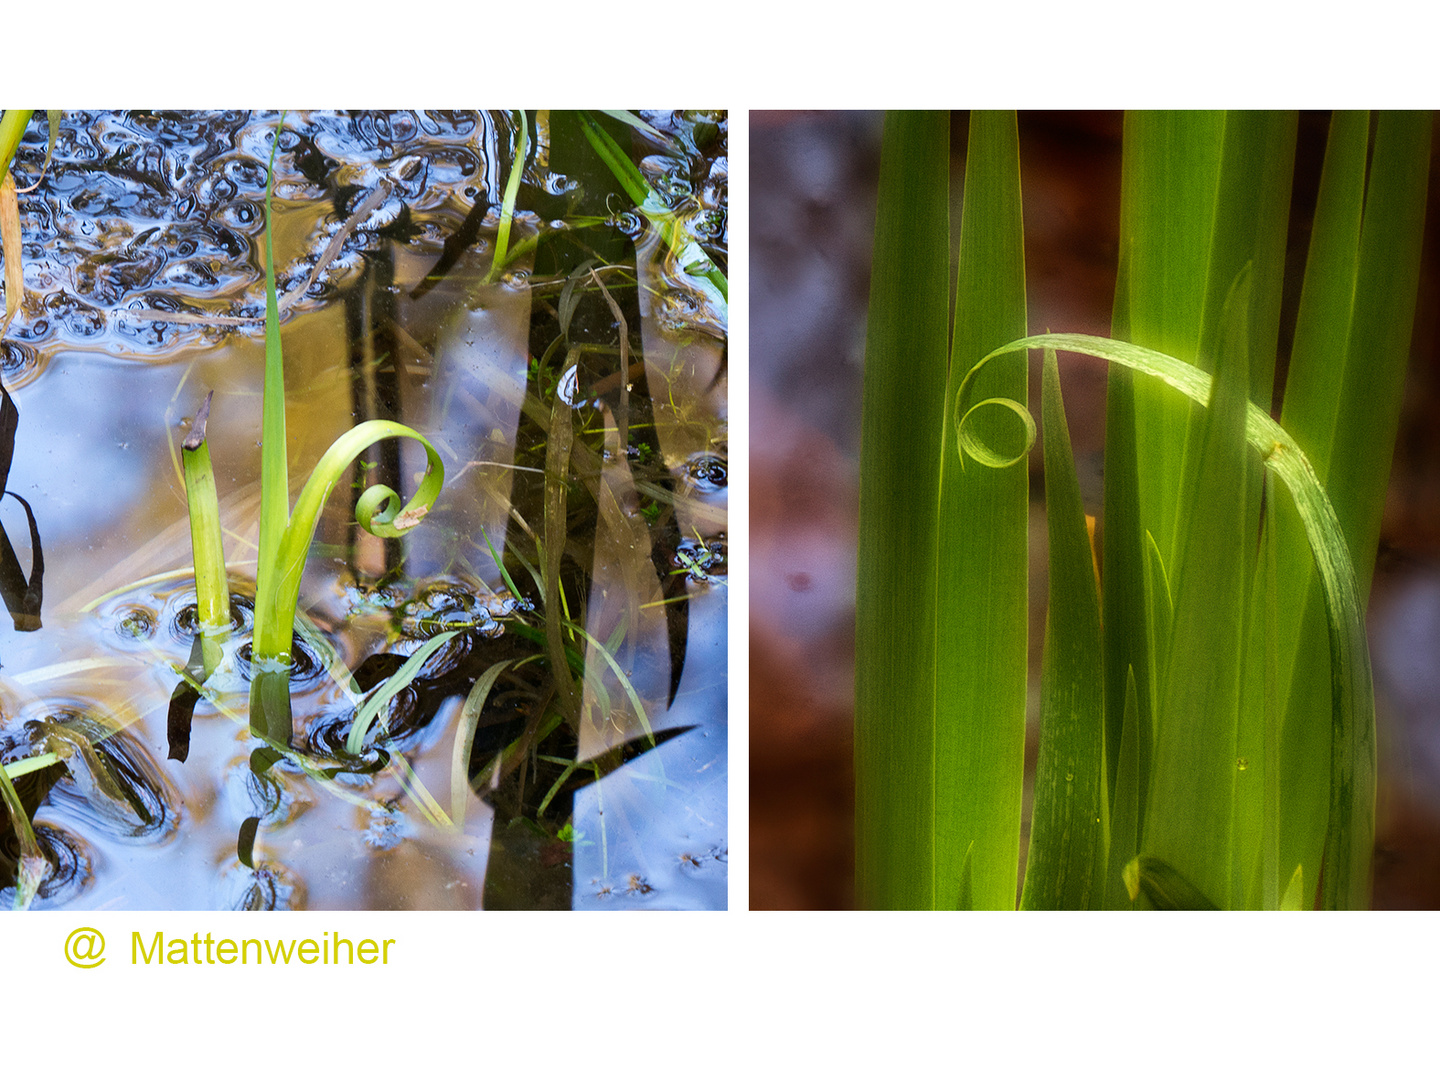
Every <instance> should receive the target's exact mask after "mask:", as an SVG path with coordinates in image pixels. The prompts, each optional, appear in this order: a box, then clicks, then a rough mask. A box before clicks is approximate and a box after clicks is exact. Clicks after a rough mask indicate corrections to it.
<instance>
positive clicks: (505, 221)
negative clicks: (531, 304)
mask: <svg viewBox="0 0 1440 1080" xmlns="http://www.w3.org/2000/svg"><path fill="white" fill-rule="evenodd" d="M516 115H517V116H518V117H519V118H520V126H519V129H518V133H517V134H516V136H515V157H514V159H513V160H512V161H511V163H510V175H509V176H508V177H507V178H506V180H505V194H504V195H503V196H502V197H501V200H500V228H499V229H498V230H497V231H496V233H495V256H494V258H492V259H491V260H490V271H489V273H487V274H486V275H485V284H487V285H491V284H494V282H495V281H496V280H497V279H498V278H499V277H500V271H501V270H503V269H504V268H505V263H506V262H507V260H508V259H509V257H510V226H511V224H512V223H513V222H514V220H515V200H516V198H517V197H518V196H519V194H520V180H521V178H522V177H523V176H524V174H525V155H526V154H527V153H529V143H530V123H529V121H528V120H527V119H526V117H525V110H524V109H517V110H516Z"/></svg>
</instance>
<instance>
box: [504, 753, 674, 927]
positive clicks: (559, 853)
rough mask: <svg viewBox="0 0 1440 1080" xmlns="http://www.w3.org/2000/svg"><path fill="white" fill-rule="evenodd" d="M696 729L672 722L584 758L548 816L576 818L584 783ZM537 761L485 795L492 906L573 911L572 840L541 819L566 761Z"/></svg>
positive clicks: (608, 773)
mask: <svg viewBox="0 0 1440 1080" xmlns="http://www.w3.org/2000/svg"><path fill="white" fill-rule="evenodd" d="M693 730H694V727H693V726H691V727H677V728H669V729H667V730H665V731H659V732H656V733H655V737H654V738H653V739H652V738H651V737H650V736H648V735H641V736H639V737H638V738H634V739H630V740H629V741H628V742H623V743H621V744H620V745H618V746H613V747H611V748H610V749H609V750H607V751H606V752H605V753H604V754H602V755H601V756H600V757H598V758H594V759H592V760H590V761H587V762H584V763H583V764H582V765H581V766H580V767H579V768H577V769H575V770H574V772H573V773H572V774H571V776H570V778H569V779H568V780H567V781H566V782H565V783H564V784H563V785H562V786H561V788H560V790H559V791H558V792H557V793H556V794H555V795H554V797H553V798H551V799H550V801H549V804H548V805H547V806H546V810H545V817H546V818H547V819H550V820H554V821H562V822H563V821H570V820H571V819H572V816H573V814H574V804H575V793H576V792H577V791H579V790H580V789H581V788H584V787H588V786H589V785H590V784H593V783H595V782H596V781H597V780H603V779H604V778H605V777H607V776H609V775H610V774H611V773H612V772H614V771H615V770H616V769H618V768H620V766H622V765H624V764H626V763H628V762H631V761H634V760H635V759H636V758H638V757H640V756H641V755H642V754H646V753H649V752H650V751H651V750H654V749H655V748H656V747H658V746H660V745H661V744H662V743H666V742H669V741H670V740H671V739H673V738H675V736H677V735H684V734H685V733H686V732H687V731H693ZM536 765H537V774H536V775H534V776H530V777H528V778H527V777H526V775H525V774H524V772H523V771H520V770H517V771H516V772H514V773H511V774H510V775H509V776H507V777H506V778H505V779H504V781H503V782H502V783H501V785H500V786H499V787H498V788H496V789H495V790H493V791H489V792H486V793H485V794H484V795H483V796H481V797H482V798H483V799H484V800H485V801H486V802H487V803H489V804H490V805H491V806H492V807H494V809H495V825H494V828H493V831H492V832H491V834H490V859H489V861H488V862H487V863H486V864H485V910H486V911H568V910H569V909H570V908H572V907H574V891H575V883H574V871H573V866H574V864H573V860H572V858H571V846H572V845H571V844H570V842H569V841H566V840H562V839H560V838H558V837H557V836H555V835H553V834H552V832H551V831H550V830H547V829H546V828H545V827H544V826H543V825H542V824H541V823H540V822H539V821H538V820H537V818H538V814H537V811H538V808H539V803H540V801H541V800H542V799H544V798H545V797H546V795H547V793H548V792H550V790H551V788H552V787H553V786H554V784H555V782H556V780H558V779H559V778H560V776H561V770H562V768H563V766H560V765H558V764H555V763H551V762H546V761H543V760H539V761H537V762H536Z"/></svg>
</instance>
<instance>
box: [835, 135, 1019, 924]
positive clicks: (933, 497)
mask: <svg viewBox="0 0 1440 1080" xmlns="http://www.w3.org/2000/svg"><path fill="white" fill-rule="evenodd" d="M949 133H950V118H949V116H948V115H947V114H945V113H918V112H894V113H890V114H888V115H887V116H886V119H885V135H884V141H883V144H882V149H881V157H880V200H879V206H878V212H877V215H876V221H875V248H874V256H873V261H872V269H871V279H870V307H869V318H868V322H867V326H866V341H865V382H864V394H863V402H862V408H861V444H860V531H859V538H858V564H859V565H858V573H857V582H856V624H855V637H856V642H855V800H856V807H855V814H856V821H855V833H856V850H855V860H856V867H855V874H856V895H857V899H858V902H859V904H860V905H861V906H862V907H870V908H908V909H914V908H929V907H930V906H931V905H932V903H933V882H932V873H931V865H932V864H931V851H932V843H933V840H932V832H931V830H932V827H933V826H932V817H933V806H934V797H933V792H932V789H931V777H932V775H933V770H934V709H935V703H934V697H935V608H936V594H935V573H936V571H935V559H936V544H937V535H938V534H937V524H938V500H937V493H938V491H939V486H940V485H939V480H940V451H941V428H942V425H943V412H944V403H945V370H946V338H947V334H946V323H947V321H948V319H949V309H950V302H949V295H948V293H949V240H948V235H949V200H948V188H949V166H950V154H949ZM952 895H958V886H957V889H956V891H955V893H952ZM1012 903H1013V899H1012Z"/></svg>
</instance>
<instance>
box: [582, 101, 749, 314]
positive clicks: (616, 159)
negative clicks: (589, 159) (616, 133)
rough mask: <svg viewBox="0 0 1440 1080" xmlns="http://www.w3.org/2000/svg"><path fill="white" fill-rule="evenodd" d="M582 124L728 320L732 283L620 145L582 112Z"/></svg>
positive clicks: (620, 180)
mask: <svg viewBox="0 0 1440 1080" xmlns="http://www.w3.org/2000/svg"><path fill="white" fill-rule="evenodd" d="M611 115H613V114H611ZM580 123H581V126H582V128H583V130H584V132H585V138H586V139H587V140H588V141H589V143H590V145H591V146H592V147H593V148H594V150H595V153H596V155H597V156H599V158H600V160H601V161H603V162H604V163H605V167H606V168H608V169H609V170H610V172H611V175H613V176H614V177H615V180H616V182H617V183H619V185H620V186H621V187H622V188H624V189H625V194H627V195H629V196H630V198H631V199H632V200H634V202H635V208H636V209H637V210H638V211H639V212H640V213H641V214H642V215H643V216H644V217H645V219H646V220H647V221H649V222H650V224H651V226H652V227H653V228H655V229H656V230H657V231H658V232H659V233H660V236H661V238H662V239H663V240H664V241H665V246H666V247H668V248H669V249H670V251H671V253H672V254H673V255H674V256H675V258H676V259H677V260H678V262H679V264H680V266H681V268H682V269H684V270H686V271H687V272H689V273H693V274H695V275H696V276H698V277H700V278H703V279H704V280H705V281H707V282H708V283H709V285H710V286H711V287H713V288H714V290H715V291H714V293H713V294H711V297H710V299H711V302H712V303H714V305H715V307H716V310H717V311H718V312H719V313H720V318H721V321H722V322H723V321H725V320H727V319H728V318H729V310H730V283H729V281H728V280H727V279H726V277H725V274H724V272H723V271H722V270H721V269H720V268H719V267H718V266H716V265H715V264H714V263H713V262H711V261H710V258H709V256H707V255H706V254H705V252H704V251H703V250H702V249H701V247H700V245H699V244H698V243H696V241H695V237H694V236H693V235H692V233H691V231H690V229H689V228H688V227H687V226H686V225H685V224H684V223H683V222H682V221H681V220H680V218H679V216H678V215H677V214H676V213H675V212H674V211H673V210H671V209H670V208H669V207H668V206H666V204H665V200H663V199H662V198H660V196H659V194H657V193H656V191H655V189H654V188H652V187H651V186H650V182H649V181H648V180H646V179H645V176H644V174H643V173H641V172H640V170H639V169H638V168H636V167H635V163H634V162H633V161H631V160H630V158H629V155H627V154H626V153H625V151H623V150H622V149H620V144H619V143H617V142H616V141H615V139H614V138H613V137H612V136H611V134H610V133H609V132H608V131H606V130H605V129H604V128H603V127H601V126H600V125H599V124H598V123H596V122H595V119H594V118H593V117H591V116H588V115H586V114H585V113H583V112H582V113H581V114H580ZM632 126H633V125H632Z"/></svg>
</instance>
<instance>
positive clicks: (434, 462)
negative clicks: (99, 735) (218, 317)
mask: <svg viewBox="0 0 1440 1080" xmlns="http://www.w3.org/2000/svg"><path fill="white" fill-rule="evenodd" d="M283 122H284V120H283V117H282V119H281V123H282V125H283ZM279 144H280V138H279V131H278V130H277V132H276V137H275V140H274V142H273V143H272V145H271V149H270V165H269V171H270V177H269V181H268V183H267V185H266V190H265V218H266V223H265V379H264V389H263V410H264V411H263V415H262V421H261V425H262V432H263V434H262V445H261V456H260V475H261V481H260V537H259V545H260V546H259V560H258V563H257V570H256V584H255V635H254V642H253V651H252V657H253V662H254V666H253V669H252V670H253V673H254V685H253V686H252V690H251V725H252V727H254V728H255V730H256V731H259V732H265V733H267V734H268V735H269V736H270V737H271V739H273V740H275V741H276V742H279V743H286V742H288V741H289V738H290V733H291V723H292V721H291V717H290V709H289V693H288V686H289V669H290V661H291V655H290V650H291V642H292V639H293V634H294V625H295V610H296V608H297V606H298V604H299V597H300V579H301V575H302V573H303V572H304V569H305V559H306V555H307V553H308V551H309V548H310V543H311V541H312V540H313V539H314V536H315V527H316V525H317V523H318V521H319V517H320V512H321V510H322V509H323V508H324V504H325V500H326V498H327V497H328V496H329V494H330V492H331V490H332V489H333V488H334V486H335V485H336V483H338V482H339V481H340V480H341V479H342V478H343V477H344V475H345V474H346V472H347V470H349V468H350V467H351V465H353V464H354V462H355V461H356V460H357V459H358V458H359V457H360V455H361V454H362V453H364V451H365V450H366V449H368V448H369V447H370V446H371V445H373V444H374V443H376V442H378V441H380V440H381V439H386V438H394V437H405V438H412V439H415V440H417V441H418V442H419V443H420V444H421V445H422V446H423V447H424V448H425V454H426V469H425V474H424V476H423V477H422V478H421V480H420V483H419V485H418V487H417V490H416V492H415V495H414V496H413V497H412V498H411V499H410V501H409V502H408V503H405V504H404V506H403V507H402V505H401V499H400V496H399V494H398V493H396V492H395V491H394V490H393V489H392V488H389V487H387V486H385V485H383V484H375V485H372V486H370V487H369V488H367V489H366V490H365V491H364V493H363V494H361V496H360V498H359V500H358V502H357V504H356V508H355V516H356V519H357V520H358V522H359V524H360V527H361V528H363V529H365V530H366V531H367V532H369V533H371V534H372V535H374V536H379V537H385V538H394V537H399V536H403V535H404V534H405V533H407V532H409V531H410V530H411V529H413V528H414V527H415V526H417V525H419V524H420V522H421V521H423V520H424V518H425V515H426V514H427V513H428V512H429V510H430V508H431V507H432V506H433V505H434V503H435V499H436V497H437V496H438V495H439V494H440V489H441V487H442V486H443V484H444V482H445V466H444V463H443V462H442V461H441V460H440V455H439V453H438V452H437V451H436V450H435V448H434V446H432V445H431V444H430V442H429V440H428V439H426V438H425V437H424V436H423V435H421V434H420V433H419V432H418V431H415V430H414V429H413V428H410V427H407V426H405V425H404V424H399V423H395V422H393V421H387V420H367V421H365V422H364V423H361V424H358V425H356V426H355V427H354V428H351V429H350V430H349V431H347V432H345V433H344V434H343V435H341V436H340V437H339V438H338V439H336V440H335V442H334V443H332V444H331V446H330V448H329V449H328V450H326V451H325V453H324V454H323V455H322V456H321V458H320V460H319V461H318V462H317V463H316V464H315V467H314V469H313V470H312V471H311V473H310V476H309V477H308V479H307V480H306V482H305V486H304V487H303V488H302V489H301V491H300V495H299V497H298V498H297V499H296V502H295V506H294V508H293V509H292V508H291V506H290V494H289V492H290V479H289V470H288V466H287V463H286V447H287V442H286V434H285V362H284V354H283V350H282V348H281V341H280V312H279V302H278V299H277V293H276V287H275V253H274V244H273V230H272V199H273V195H274V187H275V179H274V172H275V152H276V150H277V149H278V148H279ZM208 415H209V399H208V398H207V399H206V402H205V406H204V408H203V410H202V413H201V414H200V415H198V416H197V419H196V424H195V429H196V430H195V431H194V432H192V436H191V438H189V439H187V443H186V446H185V449H184V460H185V481H186V491H187V495H188V497H189V507H190V525H191V535H192V541H193V544H194V551H195V570H196V590H197V595H198V609H199V621H200V625H201V628H202V631H203V633H204V634H211V635H214V634H216V633H223V632H224V630H225V629H227V628H228V627H229V625H230V600H229V590H228V587H227V585H226V583H225V576H224V574H223V545H222V540H221V535H220V518H219V504H218V498H217V496H216V493H215V486H214V479H213V475H212V474H211V471H210V458H209V450H208V449H207V447H206V445H205V438H204V430H205V422H206V420H207V419H208ZM217 563H220V564H221V565H217ZM212 667H213V663H208V664H207V665H206V673H207V674H208V672H209V670H210V669H211V668H212Z"/></svg>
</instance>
